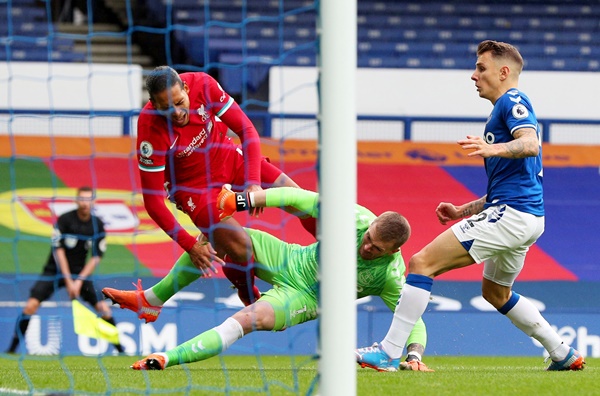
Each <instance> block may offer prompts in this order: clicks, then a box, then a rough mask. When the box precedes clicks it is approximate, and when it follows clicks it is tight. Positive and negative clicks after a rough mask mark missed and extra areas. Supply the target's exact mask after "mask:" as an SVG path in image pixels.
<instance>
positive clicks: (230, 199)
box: [217, 184, 250, 220]
mask: <svg viewBox="0 0 600 396" xmlns="http://www.w3.org/2000/svg"><path fill="white" fill-rule="evenodd" d="M249 209H250V202H249V200H248V194H247V193H245V192H241V193H239V192H235V191H232V190H231V184H224V185H223V187H222V188H221V192H220V193H219V195H218V196H217V210H218V211H219V220H223V219H226V218H228V217H231V216H233V214H234V213H235V212H242V211H244V210H249Z"/></svg>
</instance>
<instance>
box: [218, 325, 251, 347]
mask: <svg viewBox="0 0 600 396" xmlns="http://www.w3.org/2000/svg"><path fill="white" fill-rule="evenodd" d="M215 330H216V332H217V333H218V334H219V335H220V336H221V340H222V342H223V350H222V351H221V352H225V350H226V349H227V348H229V347H230V346H231V345H232V344H233V343H234V342H236V341H237V340H239V339H240V338H242V337H243V336H244V329H243V328H242V325H241V324H240V322H238V321H237V320H235V319H233V318H227V320H225V322H223V323H221V324H220V325H219V326H217V327H215Z"/></svg>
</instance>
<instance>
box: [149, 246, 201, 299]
mask: <svg viewBox="0 0 600 396" xmlns="http://www.w3.org/2000/svg"><path fill="white" fill-rule="evenodd" d="M199 277H200V271H199V270H198V269H197V268H196V267H195V266H194V264H193V263H192V260H191V259H190V255H189V254H187V253H183V254H182V255H181V257H179V259H178V260H177V262H176V263H175V265H174V266H173V268H171V271H169V273H168V274H167V276H165V277H164V278H162V279H161V281H160V282H158V283H157V284H156V285H154V286H152V292H153V293H154V294H155V295H156V297H158V298H159V299H160V300H161V301H162V302H163V303H165V302H166V301H167V300H168V299H169V298H171V297H173V296H174V295H175V294H176V293H177V292H178V291H180V290H181V289H183V288H184V287H186V286H187V285H189V284H190V283H192V282H193V281H195V280H196V279H198V278H199Z"/></svg>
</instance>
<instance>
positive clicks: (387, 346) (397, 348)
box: [380, 284, 431, 359]
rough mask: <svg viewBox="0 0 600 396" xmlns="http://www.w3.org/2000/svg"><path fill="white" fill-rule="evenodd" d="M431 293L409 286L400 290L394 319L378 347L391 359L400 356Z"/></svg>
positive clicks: (406, 285)
mask: <svg viewBox="0 0 600 396" xmlns="http://www.w3.org/2000/svg"><path fill="white" fill-rule="evenodd" d="M430 296H431V292H430V291H428V290H424V289H421V288H419V287H415V286H412V285H409V284H405V285H404V287H403V288H402V294H401V295H400V299H399V300H398V304H397V305H396V309H395V310H394V319H393V320H392V324H391V326H390V329H389V330H388V333H387V335H386V336H385V338H384V339H383V341H381V343H380V345H381V347H382V348H383V350H384V351H385V353H387V354H388V356H389V357H390V358H392V359H397V358H400V357H401V356H402V351H403V350H404V346H405V344H406V340H408V337H409V336H410V332H411V331H412V329H413V327H414V326H415V323H417V320H419V318H420V317H421V315H423V312H425V309H426V308H427V304H429V297H430Z"/></svg>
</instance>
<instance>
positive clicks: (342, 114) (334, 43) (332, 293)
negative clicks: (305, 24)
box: [317, 0, 357, 396]
mask: <svg viewBox="0 0 600 396" xmlns="http://www.w3.org/2000/svg"><path fill="white" fill-rule="evenodd" d="M356 3H357V2H356V0H328V1H321V2H320V10H319V21H318V25H317V32H318V34H319V35H320V48H319V55H318V59H319V61H318V67H319V90H320V92H319V99H320V103H319V120H320V130H319V191H320V197H321V202H320V210H319V212H320V215H319V238H320V240H321V244H320V252H319V253H320V258H319V260H320V271H321V272H320V283H321V286H320V310H321V312H320V355H321V358H320V361H319V374H320V392H319V393H320V394H321V395H326V396H329V395H347V396H352V395H355V394H356V361H355V359H354V353H353V350H354V348H355V347H356V304H355V299H356V223H355V214H354V213H355V204H356V157H357V156H356V99H355V95H356V88H355V85H356V48H357V47H356V43H357V38H356V34H357V26H356V23H357V21H356V19H357V18H356V14H357V4H356Z"/></svg>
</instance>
